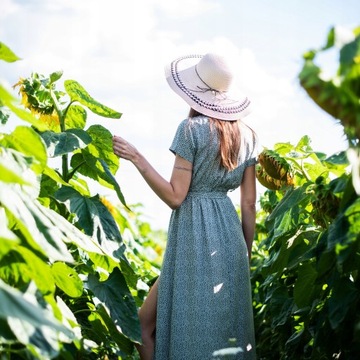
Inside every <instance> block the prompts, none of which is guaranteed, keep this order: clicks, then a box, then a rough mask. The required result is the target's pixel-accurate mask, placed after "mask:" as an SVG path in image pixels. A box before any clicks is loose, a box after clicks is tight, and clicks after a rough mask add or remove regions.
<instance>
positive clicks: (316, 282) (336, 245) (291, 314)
mask: <svg viewBox="0 0 360 360" xmlns="http://www.w3.org/2000/svg"><path fill="white" fill-rule="evenodd" d="M335 39H336V32H335V30H334V29H332V30H331V31H330V33H329V36H328V41H327V44H326V45H325V47H324V48H322V49H320V50H319V51H315V50H312V51H309V52H307V53H306V54H305V55H304V59H305V64H304V67H303V69H302V71H301V73H300V75H299V78H300V81H301V84H302V86H303V87H304V88H305V90H306V91H307V92H308V94H309V95H310V96H311V97H312V99H313V100H314V101H315V102H316V103H317V104H318V105H319V106H320V107H321V108H323V109H324V110H326V111H328V112H329V113H330V114H331V115H333V116H334V117H336V118H337V119H339V120H340V121H341V124H342V125H343V126H344V132H345V134H347V136H348V139H349V145H350V147H351V149H349V150H348V151H344V152H342V153H339V154H334V155H332V156H330V157H326V155H325V154H322V153H316V152H315V151H313V150H312V148H311V147H310V141H309V139H308V138H307V137H306V136H305V137H303V138H302V139H301V140H300V141H299V143H298V144H297V145H295V146H293V145H291V144H276V145H275V147H274V149H273V150H271V154H272V156H273V157H274V158H275V159H278V160H279V159H280V158H281V161H282V163H283V165H284V164H285V161H286V163H287V164H290V165H291V171H292V175H293V186H292V187H284V186H283V187H280V188H277V189H271V188H270V187H269V190H267V191H266V192H265V193H264V195H263V196H262V197H261V199H260V205H261V210H260V211H259V213H258V218H257V226H256V230H257V234H256V236H257V239H256V242H255V246H254V254H253V256H252V264H251V265H252V285H253V289H254V292H253V301H254V314H255V329H256V335H257V352H258V358H259V359H270V360H271V359H277V360H278V359H333V358H336V359H346V360H348V359H357V358H358V355H359V353H360V278H359V270H360V216H359V214H360V212H359V210H360V198H359V193H360V190H359V189H357V188H356V184H358V182H359V170H358V169H359V161H358V160H357V159H356V156H358V154H359V153H360V152H359V148H358V145H359V142H358V141H359V134H358V129H359V128H360V127H359V119H360V118H359V114H360V105H359V92H358V91H359V86H358V85H359V84H360V72H359V71H358V70H359V62H358V58H359V54H360V53H359V48H360V47H359V44H360V42H359V35H358V32H356V31H355V35H354V40H353V41H352V42H350V43H349V44H347V45H344V46H343V48H342V49H341V51H340V66H339V72H338V74H337V75H336V79H335V78H334V79H332V80H329V81H326V80H323V79H322V78H321V70H320V68H318V67H317V66H316V65H315V64H314V59H315V57H316V55H317V54H318V52H320V51H325V50H326V49H329V48H331V47H333V46H334V43H335ZM335 80H336V81H335ZM347 154H351V155H352V156H354V157H355V160H352V164H353V168H352V174H351V167H349V161H348V159H347V156H346V155H347ZM349 158H350V156H349ZM279 164H280V160H279V161H278V162H277V163H276V164H275V168H282V169H284V168H285V167H284V166H282V167H281V166H278V165H279ZM262 166H263V165H262ZM287 170H289V169H287ZM273 175H274V174H273Z"/></svg>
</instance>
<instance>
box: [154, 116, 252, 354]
mask: <svg viewBox="0 0 360 360" xmlns="http://www.w3.org/2000/svg"><path fill="white" fill-rule="evenodd" d="M241 136H242V147H241V158H240V160H241V161H240V164H239V166H238V168H237V169H235V170H234V171H231V172H228V171H226V170H225V169H223V168H220V166H219V159H218V157H217V153H218V139H217V132H216V129H215V128H214V129H211V128H210V124H209V121H208V119H207V118H206V117H204V116H199V117H196V118H193V119H191V120H184V121H183V122H181V124H180V125H179V127H178V130H177V132H176V134H175V138H174V140H173V143H172V145H171V147H170V150H171V151H172V152H173V153H175V154H178V155H180V156H181V157H183V158H184V159H186V160H188V161H190V162H191V163H192V164H193V175H192V181H191V185H190V189H189V193H188V195H187V197H186V199H185V201H184V202H183V203H182V205H181V206H180V207H179V208H178V209H176V210H174V211H173V212H172V215H171V219H170V224H169V230H168V242H167V248H166V253H165V256H164V261H163V267H162V271H161V275H160V280H159V290H158V307H157V324H156V350H155V359H156V360H210V359H215V358H214V357H213V352H214V351H216V350H220V349H224V348H229V347H235V348H241V349H242V352H238V353H237V355H236V356H232V357H231V359H255V358H256V356H255V341H254V326H253V314H252V304H251V289H250V274H249V260H248V254H247V248H246V244H245V240H244V235H243V232H242V228H241V223H240V220H239V216H238V214H237V212H236V210H235V208H234V205H233V203H232V202H231V200H230V198H229V197H228V196H227V192H228V191H229V190H230V191H231V190H234V189H236V188H238V187H239V186H240V184H241V181H242V176H243V173H244V170H245V168H246V167H247V166H250V165H254V164H255V162H256V159H255V141H254V139H253V135H252V132H251V131H250V130H249V129H248V128H247V127H245V126H243V128H242V129H241ZM238 351H239V349H238Z"/></svg>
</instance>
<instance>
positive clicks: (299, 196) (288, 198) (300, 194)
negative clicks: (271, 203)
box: [268, 187, 309, 222]
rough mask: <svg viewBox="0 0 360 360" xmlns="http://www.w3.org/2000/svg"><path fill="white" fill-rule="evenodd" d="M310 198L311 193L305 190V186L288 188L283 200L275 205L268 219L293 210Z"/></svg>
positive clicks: (270, 219)
mask: <svg viewBox="0 0 360 360" xmlns="http://www.w3.org/2000/svg"><path fill="white" fill-rule="evenodd" d="M308 198H309V195H308V194H307V193H306V191H304V188H303V187H299V188H297V189H293V188H290V189H289V190H287V192H286V194H285V196H284V197H283V199H282V201H281V202H279V204H278V205H277V206H276V207H275V209H274V210H273V211H272V213H271V215H270V216H269V218H268V221H270V222H271V221H272V220H274V219H275V218H276V217H279V216H282V215H284V213H286V212H287V211H289V210H291V209H292V208H294V207H295V206H299V204H300V203H302V202H304V201H306V200H307V199H308Z"/></svg>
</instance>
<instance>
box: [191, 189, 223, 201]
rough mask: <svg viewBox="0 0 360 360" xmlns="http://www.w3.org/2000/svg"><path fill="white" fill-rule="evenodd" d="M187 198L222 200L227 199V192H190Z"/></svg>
mask: <svg viewBox="0 0 360 360" xmlns="http://www.w3.org/2000/svg"><path fill="white" fill-rule="evenodd" d="M187 197H192V198H206V199H221V198H226V197H227V192H226V191H189V192H188V194H187Z"/></svg>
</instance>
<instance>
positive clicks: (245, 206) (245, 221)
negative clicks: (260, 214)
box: [240, 165, 256, 259]
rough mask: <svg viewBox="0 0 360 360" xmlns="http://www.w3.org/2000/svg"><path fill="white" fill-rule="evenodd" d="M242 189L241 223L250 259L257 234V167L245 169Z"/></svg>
mask: <svg viewBox="0 0 360 360" xmlns="http://www.w3.org/2000/svg"><path fill="white" fill-rule="evenodd" d="M240 189H241V197H240V208H241V222H242V227H243V232H244V237H245V241H246V245H247V248H248V253H249V259H250V257H251V247H252V243H253V240H254V234H255V218H256V207H255V205H256V181H255V165H253V166H249V167H247V168H246V169H245V172H244V177H243V181H242V184H241V188H240Z"/></svg>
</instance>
